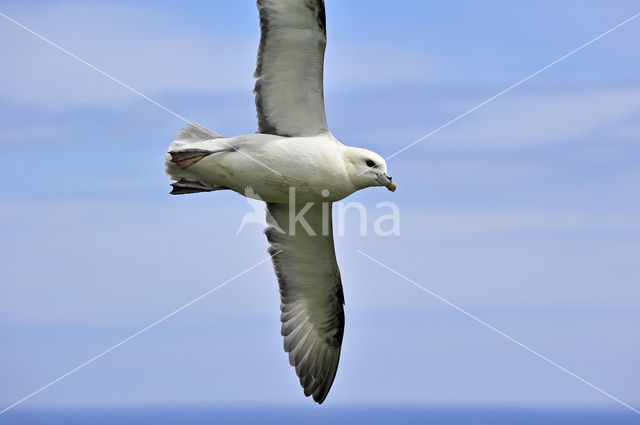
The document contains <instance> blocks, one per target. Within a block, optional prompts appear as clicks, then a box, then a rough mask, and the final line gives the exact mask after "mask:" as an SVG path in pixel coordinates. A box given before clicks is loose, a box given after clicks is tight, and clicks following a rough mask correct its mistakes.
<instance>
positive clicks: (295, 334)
mask: <svg viewBox="0 0 640 425" xmlns="http://www.w3.org/2000/svg"><path fill="white" fill-rule="evenodd" d="M325 205H326V206H328V208H326V207H325V214H324V215H323V214H322V206H321V204H314V206H313V207H312V208H311V209H309V210H308V211H307V212H306V214H304V216H303V217H304V220H305V223H308V225H309V226H308V227H310V228H311V229H312V232H313V233H315V236H313V235H312V233H311V232H308V229H306V228H305V227H304V225H303V224H302V223H301V222H298V223H297V224H296V223H294V225H293V226H290V222H289V215H290V213H291V212H290V210H289V205H288V204H267V224H268V226H269V227H268V228H267V230H265V233H266V235H267V239H268V240H269V242H270V243H271V247H270V248H269V253H270V254H271V255H272V256H273V265H274V268H275V271H276V275H277V277H278V283H279V285H280V300H281V304H280V309H281V311H282V315H281V321H282V335H283V336H284V349H285V351H287V352H288V353H289V362H290V363H291V365H292V366H295V368H296V373H297V374H298V377H299V378H300V384H302V387H303V388H304V394H305V395H306V396H309V395H313V399H314V400H315V401H316V402H318V403H322V402H323V401H324V399H325V398H326V397H327V394H328V393H329V389H330V388H331V384H332V383H333V379H334V378H335V375H336V370H337V369H338V361H339V360H340V348H341V346H342V335H343V331H344V310H343V307H342V306H343V304H344V295H343V293H342V283H341V280H340V270H339V269H338V264H337V263H336V255H335V250H334V247H333V231H332V228H331V204H325ZM327 210H328V211H327ZM300 212H301V211H300V210H299V209H298V210H297V211H296V213H300ZM323 217H324V218H323ZM323 228H324V229H323ZM323 230H324V232H323Z"/></svg>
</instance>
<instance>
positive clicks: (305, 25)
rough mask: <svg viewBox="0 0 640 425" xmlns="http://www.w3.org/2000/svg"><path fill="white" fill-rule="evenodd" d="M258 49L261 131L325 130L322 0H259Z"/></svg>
mask: <svg viewBox="0 0 640 425" xmlns="http://www.w3.org/2000/svg"><path fill="white" fill-rule="evenodd" d="M258 10H259V12H260V31H261V37H260V48H259V49H258V64H257V67H256V72H255V75H254V77H255V78H256V79H257V81H256V87H255V90H254V94H255V95H256V108H257V110H258V132H260V133H267V134H277V135H280V136H313V135H316V134H319V133H323V132H327V131H328V130H327V119H326V117H325V113H324V95H323V91H322V68H323V63H324V50H325V46H326V44H327V33H326V19H325V12H324V1H323V0H258Z"/></svg>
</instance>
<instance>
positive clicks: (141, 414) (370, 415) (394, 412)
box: [0, 406, 640, 425]
mask: <svg viewBox="0 0 640 425" xmlns="http://www.w3.org/2000/svg"><path fill="white" fill-rule="evenodd" d="M2 424H21V425H45V424H46V425H107V424H109V425H111V424H118V425H127V424H136V425H143V424H149V425H165V424H178V425H190V424H225V425H226V424H229V425H234V424H236V425H248V424H274V425H275V424H277V425H288V424H296V425H300V424H305V425H307V424H309V425H314V424H332V425H339V424H349V425H353V424H367V425H378V424H380V425H396V424H436V425H461V424H473V425H483V424H487V425H489V424H490V425H502V424H517V425H529V424H531V425H533V424H535V425H539V424H544V425H547V424H552V425H565V424H566V425H568V424H575V425H592V424H593V425H595V424H603V425H625V424H640V415H638V414H636V413H634V412H632V411H630V410H627V409H625V408H622V407H621V408H612V409H607V410H603V409H582V410H578V409H532V408H415V407H406V408H400V407H398V408H376V407H354V408H347V407H344V408H335V407H332V408H329V407H325V406H317V408H315V409H300V408H285V407H278V408H272V407H269V408H257V407H251V408H240V407H236V408H145V409H142V408H121V409H114V408H111V409H106V408H100V409H20V408H16V409H15V410H12V411H8V412H6V413H4V414H3V415H1V416H0V425H2Z"/></svg>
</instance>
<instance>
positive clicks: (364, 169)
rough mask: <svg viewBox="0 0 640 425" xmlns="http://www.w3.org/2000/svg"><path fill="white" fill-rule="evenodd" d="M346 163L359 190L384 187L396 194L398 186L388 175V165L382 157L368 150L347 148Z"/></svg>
mask: <svg viewBox="0 0 640 425" xmlns="http://www.w3.org/2000/svg"><path fill="white" fill-rule="evenodd" d="M345 160H346V161H345V162H346V164H347V169H348V170H349V174H350V176H351V180H352V181H353V183H354V185H355V186H356V187H357V188H358V189H364V188H365V187H370V186H384V187H386V188H387V189H389V190H390V191H392V192H394V191H395V190H396V187H397V185H396V184H395V183H394V182H393V181H392V180H391V176H390V175H389V174H387V163H386V162H385V161H384V158H382V157H381V156H380V155H378V154H377V153H375V152H372V151H370V150H367V149H362V148H352V147H347V148H346V149H345Z"/></svg>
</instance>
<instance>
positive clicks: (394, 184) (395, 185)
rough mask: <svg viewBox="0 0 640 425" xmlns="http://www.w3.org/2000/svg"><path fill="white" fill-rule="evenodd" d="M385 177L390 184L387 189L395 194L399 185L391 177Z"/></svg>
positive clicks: (386, 175)
mask: <svg viewBox="0 0 640 425" xmlns="http://www.w3.org/2000/svg"><path fill="white" fill-rule="evenodd" d="M384 176H385V177H386V178H387V179H389V184H388V185H387V189H389V190H390V191H392V192H395V191H396V189H397V188H398V185H397V184H396V183H395V182H394V181H393V178H392V177H391V176H390V175H388V174H385V175H384Z"/></svg>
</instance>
